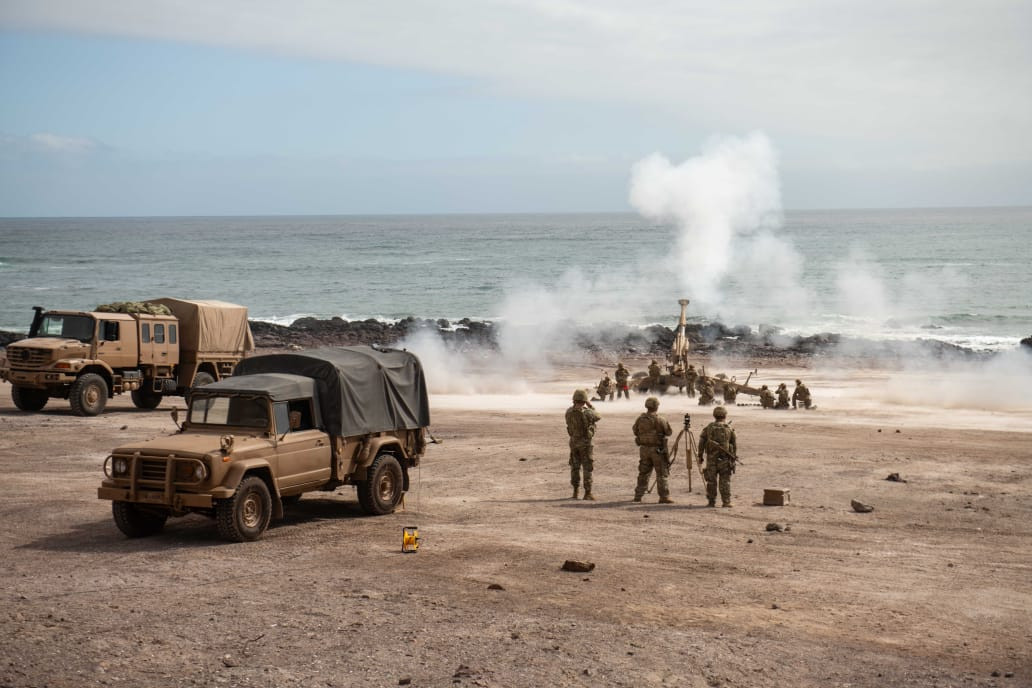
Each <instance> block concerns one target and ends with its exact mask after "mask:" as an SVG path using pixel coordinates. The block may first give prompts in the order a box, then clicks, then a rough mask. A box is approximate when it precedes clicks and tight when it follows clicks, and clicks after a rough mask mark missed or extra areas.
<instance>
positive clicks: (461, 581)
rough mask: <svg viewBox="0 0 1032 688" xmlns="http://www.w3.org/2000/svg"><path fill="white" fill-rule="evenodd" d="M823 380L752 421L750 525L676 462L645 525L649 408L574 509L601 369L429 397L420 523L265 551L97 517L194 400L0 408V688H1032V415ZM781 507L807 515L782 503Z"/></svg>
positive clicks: (613, 426)
mask: <svg viewBox="0 0 1032 688" xmlns="http://www.w3.org/2000/svg"><path fill="white" fill-rule="evenodd" d="M635 369H637V368H635ZM742 370H745V367H744V366H743V367H742ZM728 372H729V373H732V372H733V373H735V374H738V375H741V373H740V372H737V371H735V370H734V369H731V370H728ZM803 372H804V373H805V379H806V381H807V383H808V384H809V386H810V388H811V390H812V391H813V393H814V397H815V401H816V402H817V404H818V408H817V410H813V411H765V410H762V409H760V408H759V407H757V406H739V407H734V408H732V409H731V419H732V420H733V422H734V427H735V428H736V429H737V433H738V439H739V448H740V453H741V457H742V459H743V461H744V465H743V466H741V468H740V469H739V471H738V473H737V474H736V475H735V477H734V482H733V486H732V487H733V492H734V495H735V506H734V508H733V509H720V508H717V509H707V508H705V507H704V504H705V499H704V497H703V493H702V487H703V486H702V483H701V480H700V478H699V475H698V473H695V474H694V475H693V481H692V489H691V491H689V480H688V472H687V471H686V470H685V466H684V464H683V463H680V464H679V465H677V466H676V467H675V468H674V471H673V475H672V496H673V498H674V499H675V500H676V503H675V504H673V505H669V506H660V505H658V504H656V503H655V501H656V496H655V495H654V494H653V495H648V496H647V497H646V501H645V503H641V504H635V503H632V502H631V496H632V492H633V486H634V479H635V472H636V465H637V451H636V448H635V446H634V444H633V439H632V435H631V432H630V427H631V424H632V422H633V420H634V418H635V417H636V416H637V414H638V413H640V412H641V410H642V401H643V400H642V398H641V397H636V398H633V399H632V400H631V401H630V402H627V401H622V402H615V403H608V402H607V403H602V404H596V406H597V408H598V409H599V411H600V413H601V414H602V416H603V421H602V423H601V424H600V426H599V430H598V434H597V436H596V471H595V484H596V488H595V491H596V494H597V496H598V498H599V501H597V502H594V503H589V502H584V501H572V500H571V499H569V496H570V495H569V491H570V490H569V484H568V483H569V471H568V468H567V464H566V460H567V449H566V446H567V445H566V437H565V429H564V424H563V421H562V414H563V411H564V410H565V408H566V407H567V406H568V405H569V395H570V393H571V391H572V389H573V387H574V386H591V385H592V384H593V383H594V382H595V381H596V380H597V376H598V368H597V367H595V366H583V367H571V368H568V369H565V370H563V371H561V373H560V374H558V376H554V377H549V378H547V379H537V380H530V381H529V385H528V387H527V391H526V393H524V394H518V395H513V394H493V395H486V394H485V395H462V394H439V395H435V396H434V398H433V432H434V434H435V435H436V436H437V437H438V438H439V439H440V440H442V441H443V444H440V445H435V446H432V447H431V448H430V450H429V452H428V454H427V456H426V458H425V461H424V465H423V466H422V468H421V469H420V470H419V472H418V474H417V475H415V476H414V489H413V490H412V491H411V492H410V493H409V495H408V497H407V500H406V506H405V510H404V511H401V512H399V513H396V514H394V515H391V516H386V517H379V518H366V517H362V516H361V515H360V514H359V510H358V504H357V502H356V500H355V497H354V491H353V490H352V489H351V488H345V489H343V490H341V491H340V492H339V493H336V494H332V495H325V494H322V493H315V494H309V495H306V496H305V498H304V499H302V501H301V502H300V503H299V504H298V505H297V506H296V507H295V508H293V509H292V510H290V511H289V512H288V516H287V518H286V519H284V520H283V521H280V522H278V523H276V524H275V525H274V527H273V528H272V529H270V530H269V531H268V533H266V536H265V537H264V539H263V540H261V541H259V542H256V543H246V544H227V543H224V542H222V541H220V540H219V539H218V537H217V534H216V530H215V527H214V524H213V523H211V522H210V521H207V520H206V519H204V518H201V517H197V516H192V517H188V518H185V519H179V520H174V521H170V523H169V525H168V527H167V528H166V530H165V532H164V533H163V534H161V535H159V536H156V537H152V538H145V539H141V540H127V539H126V538H124V537H123V536H122V535H121V533H119V531H118V530H117V529H116V528H115V525H114V523H113V522H112V520H111V515H110V505H109V503H108V502H104V501H100V500H98V499H97V498H96V488H97V487H98V485H99V483H100V478H101V464H102V461H103V459H104V457H105V456H106V455H107V453H108V452H109V451H110V450H111V449H112V448H114V447H115V446H117V445H118V444H120V443H122V442H123V441H126V440H129V439H131V438H139V437H142V436H147V437H150V436H158V435H161V434H167V433H169V432H171V431H172V430H173V427H172V424H171V421H170V420H169V418H168V409H169V408H171V407H172V406H173V402H172V400H166V401H165V402H164V403H163V404H162V406H161V408H159V409H158V410H156V411H149V412H147V411H138V410H136V409H134V408H133V407H132V405H131V402H130V400H129V399H128V397H118V398H116V399H114V400H112V402H111V403H110V405H109V410H108V412H106V413H105V414H104V415H102V416H100V417H97V418H78V417H75V416H72V415H71V414H70V412H69V411H68V408H67V405H66V404H64V403H61V402H59V401H56V400H53V401H52V402H51V406H50V407H48V408H47V409H46V410H45V411H44V412H43V413H40V414H25V413H21V412H19V411H17V410H15V409H14V407H13V404H12V403H11V401H10V391H9V388H8V387H7V385H0V472H2V476H3V481H2V485H3V492H4V496H5V499H3V500H2V501H0V522H2V523H3V526H4V527H3V529H2V531H0V557H2V563H0V574H2V579H3V587H2V592H0V619H2V627H0V628H2V630H0V686H5V687H6V686H92V685H124V686H194V685H202V686H207V685H225V686H397V685H412V686H452V685H461V686H552V685H562V686H566V685H571V686H581V685H583V686H1029V685H1032V547H1030V545H1032V537H1030V536H1032V408H1021V407H1018V408H1007V407H1006V405H1004V407H1002V408H978V407H971V408H965V407H964V406H963V404H959V403H953V402H950V403H943V400H942V399H939V400H936V403H935V404H934V405H927V402H925V401H922V399H921V398H920V396H919V395H918V396H917V397H913V398H908V396H907V394H906V393H902V392H898V391H892V390H900V389H902V390H906V389H915V386H914V385H916V384H917V383H919V382H921V381H920V380H918V379H917V378H919V377H921V376H920V375H916V376H915V379H913V380H910V381H909V382H908V383H907V384H904V385H898V383H899V375H898V374H892V375H889V374H888V373H885V372H883V371H878V370H865V371H862V372H849V371H847V372H842V371H833V370H828V371H823V370H818V369H815V370H807V371H803ZM760 373H761V374H760V380H759V381H760V382H761V383H762V382H766V383H774V384H776V383H777V382H780V381H782V380H784V381H786V382H789V384H790V385H791V380H792V379H794V378H795V377H797V373H799V371H795V370H788V369H783V370H761V371H760ZM928 375H929V376H931V374H928ZM739 379H741V377H740V378H739ZM925 382H928V381H927V380H926V381H925ZM910 383H913V384H910ZM739 401H740V402H742V403H748V402H751V401H752V399H751V398H749V397H740V398H739ZM180 404H181V401H180ZM947 406H948V407H949V408H945V407H947ZM686 412H688V413H691V414H692V417H693V427H694V429H695V431H696V433H698V432H699V431H701V428H702V427H703V425H704V424H705V422H707V421H708V418H709V414H710V409H708V408H701V407H699V406H698V405H693V403H692V401H691V400H688V399H687V398H686V397H684V396H666V397H664V398H663V401H662V406H661V408H660V413H662V414H664V415H666V416H667V418H668V419H669V420H670V421H671V423H672V424H673V425H674V426H675V430H676V429H678V428H679V427H680V425H681V418H682V416H683V414H684V413H686ZM890 473H899V475H900V476H901V477H902V478H903V479H905V480H906V481H907V482H905V483H900V482H890V481H886V480H885V478H886V477H887V476H888V475H889V474H890ZM775 487H776V488H788V489H790V490H791V503H790V505H788V506H785V507H764V506H762V505H761V504H760V500H761V498H762V494H763V490H764V488H775ZM851 499H859V500H861V501H863V502H866V503H869V504H871V505H873V506H874V507H875V510H874V511H873V512H872V513H868V514H859V513H855V512H854V511H853V510H852V509H851V508H850V500H851ZM769 523H777V524H778V525H780V526H782V527H783V528H784V530H783V531H781V532H776V531H775V532H769V531H768V530H767V529H766V526H767V524H769ZM410 525H411V526H418V528H419V531H420V535H421V537H422V541H421V543H422V544H421V548H420V551H419V553H418V554H402V553H401V552H400V545H401V533H402V528H403V526H410ZM566 559H576V560H584V561H590V562H593V563H595V564H596V568H595V569H594V571H592V572H591V573H587V574H584V573H571V572H565V571H562V570H560V566H561V565H562V563H563V561H564V560H566ZM490 586H494V587H495V588H500V589H492V587H490Z"/></svg>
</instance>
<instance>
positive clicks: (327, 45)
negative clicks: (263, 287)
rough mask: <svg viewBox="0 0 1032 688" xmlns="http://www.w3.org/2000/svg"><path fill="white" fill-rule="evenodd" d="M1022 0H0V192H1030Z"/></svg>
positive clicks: (420, 195)
mask: <svg viewBox="0 0 1032 688" xmlns="http://www.w3.org/2000/svg"><path fill="white" fill-rule="evenodd" d="M1030 27H1032V3H1030V2H1028V1H1027V0H986V1H985V2H980V3H973V2H970V1H969V0H938V1H934V2H933V1H932V0H895V1H892V2H884V1H882V0H860V1H855V0H822V1H819V2H815V1H810V0H798V1H793V0H782V1H779V0H743V1H740V2H726V3H714V2H712V0H707V1H706V2H701V1H696V0H678V1H657V2H636V1H635V2H632V1H630V0H521V1H516V0H435V1H434V2H426V1H425V0H410V1H409V2H403V3H368V2H352V1H351V0H292V1H290V2H287V1H280V0H208V1H207V2H189V1H187V0H135V1H133V0H0V103H2V106H0V216H5V217H21V216H136V215H261V214H353V213H354V214H366V213H377V214H379V213H388V214H390V213H473V212H578V211H631V210H632V205H631V203H630V199H629V193H630V185H631V175H632V170H633V169H634V168H635V165H636V164H638V163H639V162H640V161H642V160H645V159H647V158H649V156H652V155H654V154H659V155H662V156H664V157H665V158H666V159H669V160H671V161H673V162H675V163H676V162H677V161H680V160H685V159H689V158H691V157H692V156H695V155H697V154H698V153H699V151H700V150H703V149H705V147H706V146H707V145H708V142H712V141H713V140H714V139H719V138H721V137H728V136H738V137H748V136H750V135H753V134H755V133H757V132H759V133H762V134H763V135H764V136H765V137H766V138H767V140H769V141H770V143H771V146H772V148H773V150H774V152H775V155H776V160H777V172H778V176H777V179H778V184H779V186H780V194H781V197H782V201H783V204H784V206H785V207H786V208H789V209H795V208H799V209H803V208H871V207H875V208H887V207H930V206H984V205H1032V41H1030V40H1029V39H1028V36H1029V29H1030Z"/></svg>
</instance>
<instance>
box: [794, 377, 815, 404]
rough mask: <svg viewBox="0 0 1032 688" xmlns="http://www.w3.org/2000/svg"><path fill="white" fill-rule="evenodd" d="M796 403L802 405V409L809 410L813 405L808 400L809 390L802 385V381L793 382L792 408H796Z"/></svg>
mask: <svg viewBox="0 0 1032 688" xmlns="http://www.w3.org/2000/svg"><path fill="white" fill-rule="evenodd" d="M796 403H800V404H802V405H803V408H810V405H811V404H812V403H813V402H812V401H811V400H810V390H809V389H808V388H807V387H806V385H804V384H803V381H802V380H796V381H795V389H794V390H792V408H796Z"/></svg>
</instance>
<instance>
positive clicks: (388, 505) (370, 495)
mask: <svg viewBox="0 0 1032 688" xmlns="http://www.w3.org/2000/svg"><path fill="white" fill-rule="evenodd" d="M367 475H368V476H369V479H368V480H362V481H359V482H358V483H357V484H356V486H355V487H356V488H357V490H358V503H359V504H360V505H361V506H362V511H364V512H366V513H367V514H369V515H370V516H382V515H384V514H391V513H394V509H395V508H396V507H397V506H398V504H400V503H401V498H402V496H404V494H405V492H404V490H403V489H402V488H403V486H404V476H403V475H402V472H401V464H399V463H398V460H397V459H396V458H394V456H393V455H391V454H379V455H377V457H376V458H375V459H373V463H371V464H370V465H369V472H368V473H367Z"/></svg>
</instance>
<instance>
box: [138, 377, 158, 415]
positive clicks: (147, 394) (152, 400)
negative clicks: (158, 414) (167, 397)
mask: <svg viewBox="0 0 1032 688" xmlns="http://www.w3.org/2000/svg"><path fill="white" fill-rule="evenodd" d="M151 382H152V381H151V380H144V381H143V387H140V388H139V389H134V390H133V391H132V395H131V396H132V398H133V406H135V407H136V408H139V409H153V408H157V407H158V404H160V403H161V394H160V393H158V392H155V391H154V389H153V388H152V387H151V386H150V383H151Z"/></svg>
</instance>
